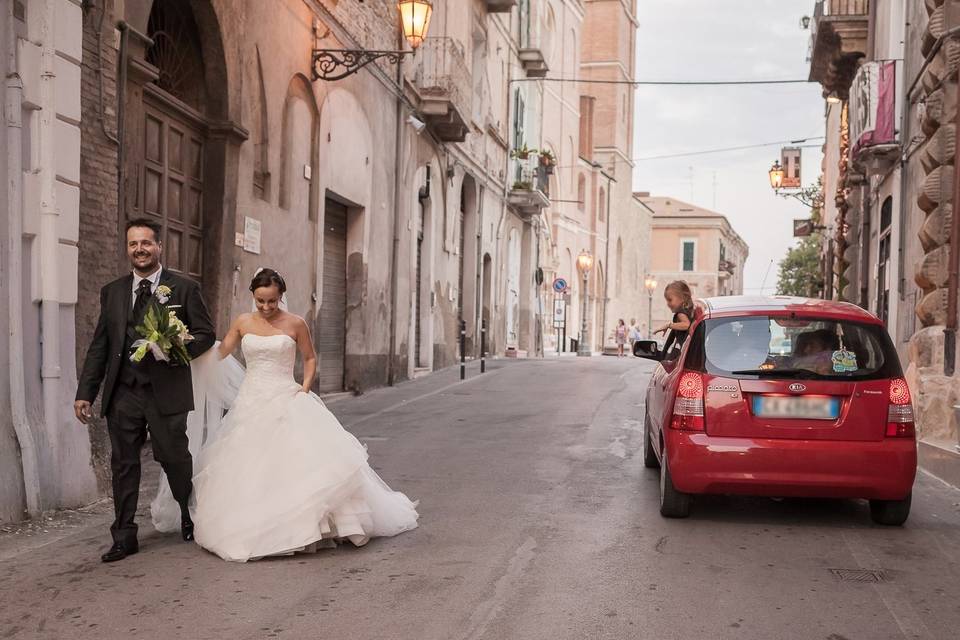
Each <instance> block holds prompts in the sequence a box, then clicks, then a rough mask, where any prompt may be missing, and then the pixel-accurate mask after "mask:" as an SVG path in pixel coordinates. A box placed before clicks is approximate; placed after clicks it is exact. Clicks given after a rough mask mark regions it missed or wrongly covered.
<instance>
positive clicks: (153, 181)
mask: <svg viewBox="0 0 960 640" xmlns="http://www.w3.org/2000/svg"><path fill="white" fill-rule="evenodd" d="M144 106H145V109H144V120H143V127H144V129H143V163H142V164H141V167H140V176H141V179H140V185H139V187H140V188H139V190H138V193H137V196H138V197H137V202H136V203H135V206H134V207H132V208H130V209H129V211H130V214H131V215H143V216H144V217H147V218H155V219H156V220H157V222H159V223H160V224H161V225H162V226H163V235H162V238H161V240H162V241H163V265H164V267H166V268H168V269H170V270H172V271H175V272H177V273H180V274H183V275H185V276H188V277H190V278H193V279H195V280H197V281H200V280H201V279H202V274H203V152H204V138H203V133H202V132H201V131H200V129H198V128H197V127H194V126H191V125H189V124H187V123H186V122H185V121H184V120H183V119H181V118H178V117H176V116H175V115H172V114H170V113H168V112H166V111H164V110H161V109H159V108H156V107H153V106H151V105H148V104H145V105H144Z"/></svg>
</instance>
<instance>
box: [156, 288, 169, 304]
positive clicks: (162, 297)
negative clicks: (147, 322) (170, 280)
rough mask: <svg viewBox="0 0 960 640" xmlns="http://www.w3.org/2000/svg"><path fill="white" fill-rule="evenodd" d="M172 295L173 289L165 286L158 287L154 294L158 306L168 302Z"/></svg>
mask: <svg viewBox="0 0 960 640" xmlns="http://www.w3.org/2000/svg"><path fill="white" fill-rule="evenodd" d="M172 293H173V289H171V288H170V287H168V286H167V285H165V284H162V285H160V286H159V287H157V292H156V294H155V295H156V296H157V302H159V303H160V304H167V303H168V302H170V295H171V294H172Z"/></svg>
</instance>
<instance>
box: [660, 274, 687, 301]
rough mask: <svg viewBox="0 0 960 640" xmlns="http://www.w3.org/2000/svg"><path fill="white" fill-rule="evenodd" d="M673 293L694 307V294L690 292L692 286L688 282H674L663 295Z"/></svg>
mask: <svg viewBox="0 0 960 640" xmlns="http://www.w3.org/2000/svg"><path fill="white" fill-rule="evenodd" d="M671 291H672V292H673V293H675V294H677V295H678V296H680V297H681V298H683V301H684V303H685V304H687V305H690V306H693V292H692V291H690V286H689V285H688V284H687V283H686V282H684V281H683V280H674V281H673V282H671V283H670V284H668V285H667V287H666V288H665V289H664V290H663V295H667V293H669V292H671Z"/></svg>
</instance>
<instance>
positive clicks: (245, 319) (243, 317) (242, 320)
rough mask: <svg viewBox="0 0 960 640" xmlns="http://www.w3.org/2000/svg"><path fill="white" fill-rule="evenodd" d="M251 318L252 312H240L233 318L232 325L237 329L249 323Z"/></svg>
mask: <svg viewBox="0 0 960 640" xmlns="http://www.w3.org/2000/svg"><path fill="white" fill-rule="evenodd" d="M251 318H253V314H252V313H241V314H240V315H238V316H237V317H236V318H234V320H233V326H234V327H236V328H237V329H240V328H242V327H245V326H247V324H249V323H250V319H251Z"/></svg>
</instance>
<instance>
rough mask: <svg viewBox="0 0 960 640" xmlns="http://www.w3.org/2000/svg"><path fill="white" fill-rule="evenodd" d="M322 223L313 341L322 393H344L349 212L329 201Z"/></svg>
mask: <svg viewBox="0 0 960 640" xmlns="http://www.w3.org/2000/svg"><path fill="white" fill-rule="evenodd" d="M325 209H326V212H325V214H324V223H323V281H322V284H323V300H322V301H321V305H320V311H319V318H320V322H319V323H318V324H319V327H318V329H317V335H316V336H315V337H314V339H315V342H316V344H315V346H316V349H317V359H318V366H317V370H318V380H319V384H320V391H321V392H333V391H343V359H344V347H345V345H346V320H347V208H346V207H345V206H343V205H342V204H340V203H339V202H336V201H334V200H329V199H328V200H327V201H326V204H325Z"/></svg>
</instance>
